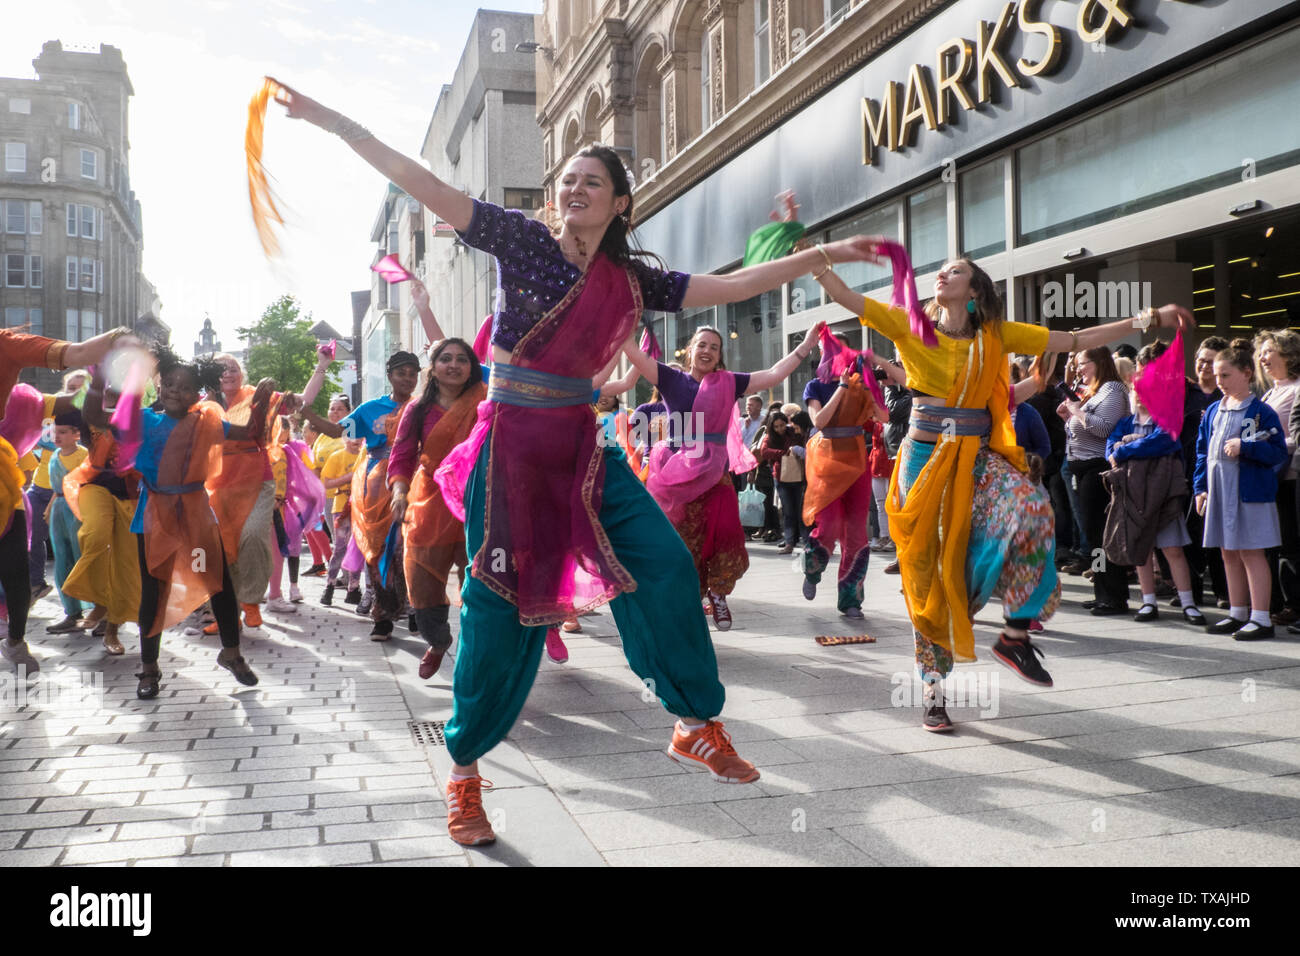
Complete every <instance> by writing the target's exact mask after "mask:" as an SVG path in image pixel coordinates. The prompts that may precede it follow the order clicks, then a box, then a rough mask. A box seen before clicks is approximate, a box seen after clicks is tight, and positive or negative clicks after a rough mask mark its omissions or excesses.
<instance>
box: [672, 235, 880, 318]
mask: <svg viewBox="0 0 1300 956" xmlns="http://www.w3.org/2000/svg"><path fill="white" fill-rule="evenodd" d="M879 242H880V237H879V236H853V237H851V238H849V239H840V240H839V241H837V242H828V243H826V245H824V246H813V247H812V248H811V249H804V250H803V251H802V252H795V253H791V254H790V255H788V256H786V257H784V258H782V259H773V260H772V261H771V262H761V263H759V264H758V265H753V266H748V267H747V268H744V269H738V270H736V271H735V272H730V273H728V274H727V275H722V276H715V275H693V276H691V281H690V284H689V285H688V286H687V287H686V296H685V298H683V300H682V307H683V308H687V309H690V308H695V307H698V306H708V305H725V304H727V303H728V302H742V301H744V300H745V299H752V298H753V297H754V296H756V295H759V294H761V293H763V292H770V291H771V290H773V289H775V288H777V287H779V286H782V285H784V284H785V283H787V282H793V281H794V280H795V279H797V278H799V277H800V276H801V275H804V274H806V273H809V272H821V271H822V270H825V272H826V274H828V275H829V274H832V273H831V272H830V266H831V265H832V264H833V263H837V262H877V263H879V262H883V261H885V260H883V259H882V258H881V257H880V256H879V255H877V254H876V244H877V243H879ZM858 314H859V315H860V314H861V311H860V310H859V313H858Z"/></svg>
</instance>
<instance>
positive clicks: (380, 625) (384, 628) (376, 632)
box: [370, 621, 393, 641]
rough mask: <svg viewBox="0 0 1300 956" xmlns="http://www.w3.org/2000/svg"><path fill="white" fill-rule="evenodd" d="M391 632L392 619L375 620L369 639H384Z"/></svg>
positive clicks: (386, 638)
mask: <svg viewBox="0 0 1300 956" xmlns="http://www.w3.org/2000/svg"><path fill="white" fill-rule="evenodd" d="M392 633H393V622H392V621H375V626H374V627H373V628H372V629H371V631H370V639H371V640H372V641H386V640H388V638H389V637H390V636H391V635H392Z"/></svg>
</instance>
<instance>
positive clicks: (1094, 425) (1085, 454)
mask: <svg viewBox="0 0 1300 956" xmlns="http://www.w3.org/2000/svg"><path fill="white" fill-rule="evenodd" d="M1076 364H1077V366H1078V369H1079V374H1080V375H1081V376H1082V377H1083V382H1084V393H1083V395H1082V400H1081V401H1070V400H1069V399H1067V400H1066V401H1064V402H1062V403H1061V404H1060V405H1058V406H1057V409H1056V413H1057V414H1058V415H1059V416H1061V418H1062V420H1063V421H1064V422H1065V456H1066V458H1067V459H1068V460H1069V462H1070V480H1071V481H1073V482H1074V487H1075V491H1076V492H1077V494H1078V501H1079V510H1080V512H1081V514H1080V517H1081V519H1082V523H1083V533H1084V536H1085V537H1086V538H1087V540H1088V545H1089V547H1090V548H1092V554H1093V556H1094V559H1093V560H1092V561H1090V562H1087V563H1086V564H1084V565H1082V566H1080V565H1079V564H1076V565H1073V566H1071V567H1070V568H1067V569H1066V570H1071V571H1074V572H1075V573H1078V572H1079V571H1082V570H1087V568H1089V567H1091V569H1092V572H1093V577H1092V589H1093V600H1092V601H1090V602H1087V603H1085V604H1084V607H1087V608H1089V609H1090V610H1091V611H1092V613H1093V614H1095V615H1097V616H1099V617H1100V616H1102V615H1106V614H1124V613H1127V612H1128V568H1126V567H1123V566H1121V565H1117V564H1114V563H1113V562H1111V561H1107V560H1105V559H1104V557H1102V552H1101V542H1102V537H1103V535H1104V532H1105V529H1106V509H1107V508H1109V507H1110V493H1109V492H1108V491H1107V490H1106V486H1105V485H1104V484H1102V480H1101V473H1102V472H1103V471H1106V470H1107V469H1109V468H1110V463H1109V462H1107V461H1106V439H1107V438H1108V437H1109V436H1110V433H1111V432H1112V431H1113V430H1114V428H1115V425H1116V424H1117V423H1118V422H1119V420H1120V419H1121V418H1123V417H1124V416H1125V415H1127V414H1128V411H1129V398H1128V389H1127V388H1125V386H1124V382H1123V380H1122V379H1121V378H1120V375H1119V371H1118V370H1117V369H1116V368H1115V360H1114V359H1112V358H1111V355H1110V350H1109V349H1108V348H1106V347H1105V346H1101V347H1099V348H1092V349H1088V350H1087V351H1085V352H1083V353H1081V354H1080V355H1079V356H1078V358H1077V362H1076ZM1098 557H1101V558H1102V559H1101V560H1100V561H1098V560H1096V558H1098Z"/></svg>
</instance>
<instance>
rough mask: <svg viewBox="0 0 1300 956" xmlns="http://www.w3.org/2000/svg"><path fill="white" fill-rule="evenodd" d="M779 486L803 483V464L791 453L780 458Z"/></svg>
mask: <svg viewBox="0 0 1300 956" xmlns="http://www.w3.org/2000/svg"><path fill="white" fill-rule="evenodd" d="M780 480H781V484H783V485H790V484H798V483H799V482H801V481H803V462H801V461H800V460H799V459H798V457H797V456H795V455H794V454H792V453H791V452H786V453H785V454H784V455H782V456H781V479H780Z"/></svg>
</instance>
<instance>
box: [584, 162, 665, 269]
mask: <svg viewBox="0 0 1300 956" xmlns="http://www.w3.org/2000/svg"><path fill="white" fill-rule="evenodd" d="M573 159H598V160H600V162H601V163H602V164H603V165H604V166H605V172H606V173H607V174H608V175H609V180H610V183H611V184H612V185H613V187H614V198H615V199H617V198H618V197H620V196H626V197H627V208H626V209H625V210H623V212H622V213H621V214H619V215H617V216H615V217H614V219H613V221H612V222H610V224H609V225H608V226H607V227H606V228H605V235H604V237H603V238H602V239H601V240H600V251H601V252H603V253H605V255H606V256H607V257H608V258H609V260H610V261H611V262H613V263H614V264H615V265H620V266H625V265H628V264H630V263H631V262H632V260H633V259H634V258H635V259H643V260H646V261H647V262H648V263H650V264H653V265H654V266H655V267H656V268H659V269H667V268H668V267H667V265H665V263H664V260H663V259H662V258H661V257H660V256H658V255H656V254H655V253H653V252H649V251H647V250H645V249H642V248H641V244H640V243H639V242H636V238H635V236H634V235H633V228H634V227H633V225H632V216H633V213H632V204H633V197H632V178H631V173H629V172H628V170H627V167H626V166H624V165H623V160H621V159H620V158H619V155H618V153H616V152H614V150H612V149H610V148H609V147H608V146H606V145H604V144H603V143H593V144H592V145H590V146H586V147H584V148H582V149H580V150H578V152H577V153H575V154H574V156H573ZM570 162H572V160H570Z"/></svg>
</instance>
